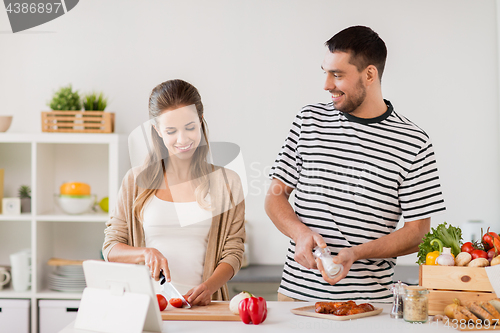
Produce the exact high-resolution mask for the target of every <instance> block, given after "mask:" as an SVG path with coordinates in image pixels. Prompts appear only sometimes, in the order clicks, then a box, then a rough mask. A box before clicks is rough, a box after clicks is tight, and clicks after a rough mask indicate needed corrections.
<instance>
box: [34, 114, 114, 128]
mask: <svg viewBox="0 0 500 333" xmlns="http://www.w3.org/2000/svg"><path fill="white" fill-rule="evenodd" d="M114 124H115V114H114V113H113V112H104V111H50V112H42V132H66V133H113V132H114V131H115V129H114Z"/></svg>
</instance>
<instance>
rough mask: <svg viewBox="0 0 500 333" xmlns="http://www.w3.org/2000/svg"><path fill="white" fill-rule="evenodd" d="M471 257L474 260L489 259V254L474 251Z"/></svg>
mask: <svg viewBox="0 0 500 333" xmlns="http://www.w3.org/2000/svg"><path fill="white" fill-rule="evenodd" d="M471 256H472V260H474V259H477V258H484V259H488V253H486V252H485V251H483V250H474V251H472V253H471Z"/></svg>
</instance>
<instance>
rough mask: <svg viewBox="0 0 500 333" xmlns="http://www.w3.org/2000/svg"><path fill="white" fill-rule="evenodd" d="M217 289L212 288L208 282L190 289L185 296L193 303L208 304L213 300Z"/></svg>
mask: <svg viewBox="0 0 500 333" xmlns="http://www.w3.org/2000/svg"><path fill="white" fill-rule="evenodd" d="M214 292H215V291H212V290H210V288H209V286H208V285H207V284H206V283H202V284H200V285H199V286H197V287H194V288H193V289H191V290H189V291H188V292H187V293H186V295H184V298H185V299H186V301H188V303H189V304H191V305H208V304H210V302H211V301H212V294H213V293H214Z"/></svg>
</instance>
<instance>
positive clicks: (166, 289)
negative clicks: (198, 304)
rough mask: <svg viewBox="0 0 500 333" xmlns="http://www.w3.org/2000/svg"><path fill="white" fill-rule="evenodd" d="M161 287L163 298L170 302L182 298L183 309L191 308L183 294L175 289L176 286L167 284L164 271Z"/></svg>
mask: <svg viewBox="0 0 500 333" xmlns="http://www.w3.org/2000/svg"><path fill="white" fill-rule="evenodd" d="M160 285H161V290H162V294H163V296H165V298H166V299H167V300H168V301H169V302H170V299H171V298H180V299H181V300H182V307H183V308H188V309H189V308H191V304H189V303H188V301H186V299H185V298H184V296H182V295H181V293H180V292H179V291H178V290H177V289H176V288H175V287H174V285H173V284H172V283H170V282H167V279H166V278H165V275H164V274H163V271H160Z"/></svg>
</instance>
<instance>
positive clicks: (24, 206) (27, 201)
mask: <svg viewBox="0 0 500 333" xmlns="http://www.w3.org/2000/svg"><path fill="white" fill-rule="evenodd" d="M18 196H19V198H20V199H21V213H31V188H30V187H29V186H28V185H21V186H20V187H19V190H18Z"/></svg>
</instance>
